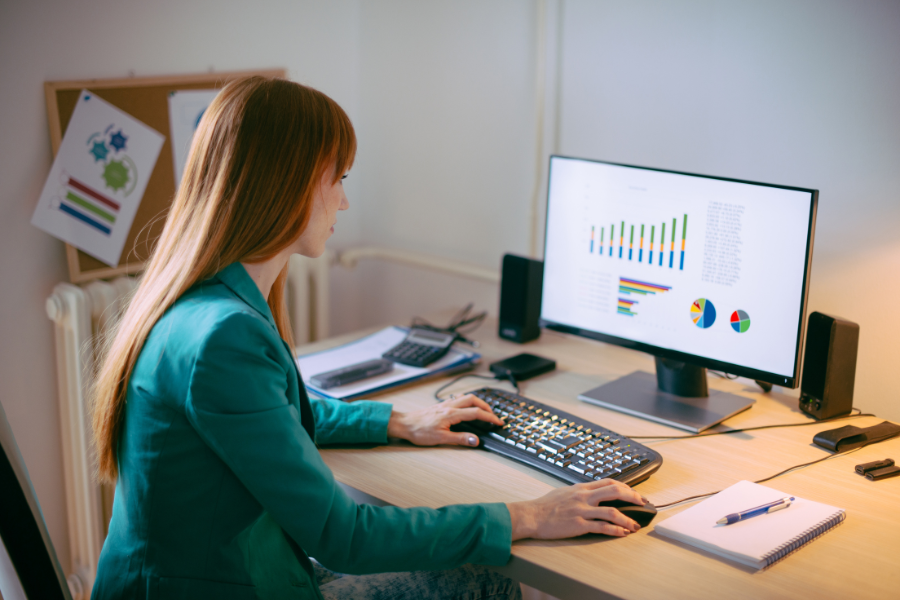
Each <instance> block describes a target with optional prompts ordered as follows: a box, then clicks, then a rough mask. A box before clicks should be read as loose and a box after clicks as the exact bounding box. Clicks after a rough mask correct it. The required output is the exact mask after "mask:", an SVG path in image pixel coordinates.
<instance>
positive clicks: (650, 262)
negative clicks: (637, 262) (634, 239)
mask: <svg viewBox="0 0 900 600" xmlns="http://www.w3.org/2000/svg"><path fill="white" fill-rule="evenodd" d="M647 263H648V264H651V265H652V264H653V249H652V248H651V249H650V259H649V260H648V261H647Z"/></svg>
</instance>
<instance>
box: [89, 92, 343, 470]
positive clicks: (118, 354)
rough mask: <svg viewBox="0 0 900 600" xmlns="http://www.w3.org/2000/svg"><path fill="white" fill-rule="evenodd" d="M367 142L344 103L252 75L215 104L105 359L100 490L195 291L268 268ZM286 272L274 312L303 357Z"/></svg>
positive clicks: (275, 292)
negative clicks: (134, 392)
mask: <svg viewBox="0 0 900 600" xmlns="http://www.w3.org/2000/svg"><path fill="white" fill-rule="evenodd" d="M355 154H356V135H355V133H354V131H353V126H352V125H351V123H350V119H349V118H348V117H347V115H346V113H345V112H344V111H343V110H342V109H341V107H340V106H338V105H337V103H336V102H334V100H332V99H331V98H329V97H328V96H326V95H325V94H323V93H321V92H319V91H316V90H314V89H312V88H309V87H305V86H302V85H300V84H297V83H293V82H289V81H285V80H281V79H268V78H264V77H249V78H246V79H241V80H238V81H234V82H232V83H230V84H228V85H227V86H226V87H225V88H224V89H222V91H221V92H220V93H219V95H218V96H216V98H215V99H214V100H213V102H212V104H210V106H209V108H208V109H207V110H206V113H205V114H204V115H203V118H202V120H201V122H200V125H199V127H198V129H197V132H196V133H195V134H194V140H193V143H192V145H191V150H190V154H189V156H188V161H187V165H186V167H185V171H184V177H183V180H182V183H181V187H180V188H179V190H178V193H177V194H176V196H175V200H174V202H173V203H172V207H171V209H170V211H169V214H168V217H167V218H166V224H165V227H164V228H163V232H162V235H161V236H160V238H159V240H158V241H157V243H156V247H155V248H154V250H153V254H152V256H151V258H150V261H149V263H148V265H147V269H146V271H145V273H144V274H143V276H142V277H141V282H140V285H139V286H138V288H137V290H136V292H135V295H134V298H133V299H132V300H131V302H130V303H129V305H128V308H127V309H126V310H125V312H124V314H123V315H122V318H121V321H120V322H119V325H118V328H117V330H116V332H115V334H114V336H113V337H112V338H111V341H110V343H109V344H108V346H107V350H106V351H105V355H104V359H103V361H102V363H101V367H100V370H99V372H98V375H97V379H96V383H95V386H94V391H93V426H94V445H95V447H96V451H97V458H98V467H99V469H98V472H99V477H100V480H101V481H106V482H112V481H114V480H115V479H116V477H117V476H118V460H117V456H116V450H117V447H118V442H119V435H120V432H121V428H122V419H123V416H124V409H125V397H126V394H127V390H128V380H129V378H130V376H131V372H132V370H133V369H134V365H135V363H136V362H137V358H138V356H139V355H140V352H141V348H142V347H143V345H144V342H145V341H146V339H147V336H148V335H149V333H150V330H151V329H153V326H154V325H155V324H156V322H157V321H158V320H159V318H160V317H161V316H162V315H163V313H164V312H165V311H166V310H167V309H168V308H169V307H170V306H172V304H173V303H174V302H175V300H177V299H178V298H179V297H180V296H181V295H182V294H183V293H184V292H185V291H187V289H188V288H190V287H191V286H192V285H194V284H195V283H197V282H198V281H202V280H204V279H207V278H209V277H211V276H213V275H214V274H215V273H217V272H218V271H220V270H221V269H223V268H224V267H226V266H228V265H230V264H232V263H234V262H237V261H242V262H248V263H254V262H261V261H264V260H267V259H269V258H271V257H273V256H275V255H276V254H278V253H279V252H281V251H282V250H284V249H285V248H287V247H288V246H289V245H290V244H291V243H293V242H294V241H295V240H296V239H297V238H298V237H299V236H300V234H301V233H302V232H303V230H304V228H305V227H306V224H307V222H308V220H309V215H310V211H311V206H312V200H313V195H314V194H315V192H316V188H317V185H318V183H319V182H320V181H321V180H322V178H323V177H324V176H326V173H329V170H331V171H330V172H331V173H333V175H332V176H333V177H334V180H333V181H337V179H338V178H340V177H341V176H342V175H343V174H344V173H345V172H346V171H347V170H348V169H349V168H350V167H351V166H352V164H353V159H354V156H355ZM286 278H287V267H285V268H284V269H283V270H282V271H281V273H280V275H279V276H278V279H277V280H276V281H275V284H274V285H273V286H272V290H271V292H270V293H269V298H268V303H269V307H270V308H271V310H272V315H273V316H274V318H275V323H276V324H277V326H278V331H279V332H280V334H281V337H282V338H284V340H285V341H287V342H288V343H289V344H290V346H291V347H293V336H292V335H291V327H290V323H289V321H288V314H287V310H286V307H285V301H284V283H285V280H286Z"/></svg>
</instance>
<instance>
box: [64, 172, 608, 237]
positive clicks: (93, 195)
mask: <svg viewBox="0 0 900 600" xmlns="http://www.w3.org/2000/svg"><path fill="white" fill-rule="evenodd" d="M65 185H66V190H65V192H64V196H63V197H62V198H60V199H59V210H61V211H62V212H64V213H65V214H67V215H69V216H70V217H72V218H74V219H76V220H78V221H79V222H81V223H84V224H85V225H88V226H90V227H93V228H94V229H96V230H97V231H99V232H100V233H104V234H106V235H109V234H110V233H112V226H113V225H114V224H115V222H116V217H117V216H118V212H119V208H120V205H119V203H118V202H116V201H115V200H113V199H112V198H109V197H108V196H106V195H105V194H103V193H101V192H98V191H97V190H95V189H93V188H91V187H90V186H88V185H86V184H84V183H82V182H80V181H78V180H77V179H75V178H74V177H69V178H68V180H67V181H66V183H65ZM591 237H592V238H593V234H592V236H591ZM592 244H593V242H592ZM591 251H593V246H592V247H591Z"/></svg>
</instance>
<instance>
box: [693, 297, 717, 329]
mask: <svg viewBox="0 0 900 600" xmlns="http://www.w3.org/2000/svg"><path fill="white" fill-rule="evenodd" d="M691 321H693V322H694V325H696V326H697V327H699V328H701V329H708V328H710V327H712V324H713V323H715V322H716V307H715V306H713V303H712V302H710V301H709V300H707V299H706V298H698V299H697V300H694V303H693V304H691Z"/></svg>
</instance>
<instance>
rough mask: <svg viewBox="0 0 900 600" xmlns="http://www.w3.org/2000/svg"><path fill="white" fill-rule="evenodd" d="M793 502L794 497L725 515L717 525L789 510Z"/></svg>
mask: <svg viewBox="0 0 900 600" xmlns="http://www.w3.org/2000/svg"><path fill="white" fill-rule="evenodd" d="M793 500H794V498H793V497H788V498H779V499H778V500H776V501H775V502H769V503H768V504H763V505H762V506H757V507H756V508H748V509H747V510H742V511H741V512H737V513H731V514H730V515H725V516H724V517H722V518H721V519H719V520H718V521H716V525H731V524H732V523H737V522H738V521H743V520H744V519H749V518H750V517H755V516H756V515H765V514H768V513H770V512H775V511H776V510H781V509H783V508H787V507H788V506H790V505H791V502H792V501H793Z"/></svg>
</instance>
